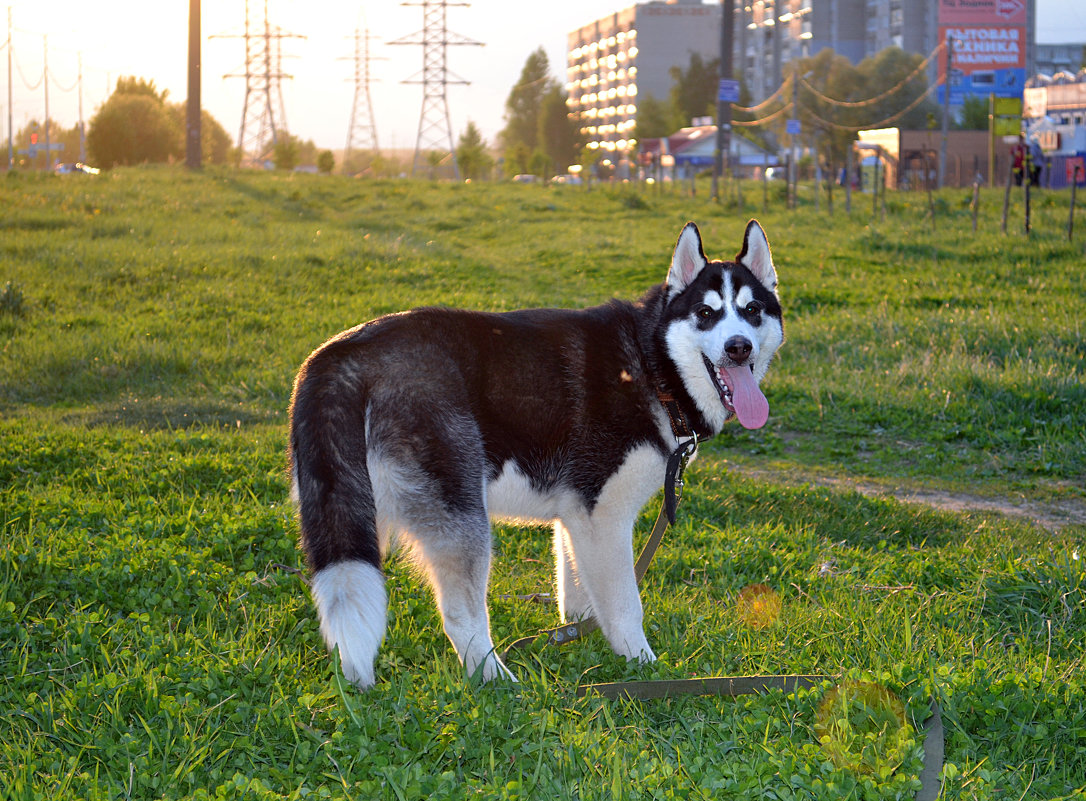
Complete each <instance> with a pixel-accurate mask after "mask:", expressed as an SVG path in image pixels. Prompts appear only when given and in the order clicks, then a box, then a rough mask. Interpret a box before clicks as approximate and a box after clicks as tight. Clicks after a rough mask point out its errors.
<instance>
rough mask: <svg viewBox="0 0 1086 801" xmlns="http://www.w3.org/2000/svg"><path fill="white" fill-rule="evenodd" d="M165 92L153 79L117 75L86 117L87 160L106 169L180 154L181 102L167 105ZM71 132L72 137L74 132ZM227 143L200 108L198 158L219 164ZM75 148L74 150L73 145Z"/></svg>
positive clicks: (182, 139) (183, 112) (226, 155)
mask: <svg viewBox="0 0 1086 801" xmlns="http://www.w3.org/2000/svg"><path fill="white" fill-rule="evenodd" d="M168 95H169V91H168V90H166V89H163V90H162V91H159V90H158V88H157V87H156V86H155V82H154V81H148V80H146V79H144V78H136V77H134V76H126V77H122V78H118V79H117V88H116V89H114V90H113V94H112V95H110V97H109V99H108V100H106V102H105V103H104V104H103V105H102V107H101V108H100V109H99V110H98V113H97V114H95V115H94V117H92V118H91V121H90V125H89V126H88V129H87V153H88V158H89V160H90V161H91V163H92V164H95V165H97V166H99V167H104V168H106V169H109V168H110V167H115V166H117V165H121V164H143V163H145V162H149V163H158V162H167V161H173V160H180V159H182V158H184V155H185V116H186V108H185V104H184V103H167V102H166V98H167V96H168ZM76 134H77V137H78V132H76ZM77 142H78V139H77ZM230 146H231V140H230V136H229V134H227V133H226V129H225V128H223V127H222V125H220V124H219V123H218V122H217V121H216V120H215V118H214V117H212V116H211V114H209V113H208V112H207V111H206V110H201V112H200V150H201V153H202V157H203V161H204V162H205V163H210V164H225V163H226V162H227V161H228V159H229V156H230ZM65 150H67V148H65ZM75 152H78V144H76V151H75Z"/></svg>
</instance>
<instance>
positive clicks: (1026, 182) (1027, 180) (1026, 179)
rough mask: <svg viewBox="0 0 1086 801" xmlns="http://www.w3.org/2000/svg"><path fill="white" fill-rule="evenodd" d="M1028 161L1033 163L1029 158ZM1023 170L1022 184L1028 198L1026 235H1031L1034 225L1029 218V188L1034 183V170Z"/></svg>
mask: <svg viewBox="0 0 1086 801" xmlns="http://www.w3.org/2000/svg"><path fill="white" fill-rule="evenodd" d="M1027 163H1028V164H1032V162H1030V161H1028V160H1027ZM1022 172H1023V175H1022V185H1023V187H1024V188H1025V199H1026V204H1025V205H1026V236H1029V234H1030V230H1031V227H1032V226H1031V225H1030V219H1029V212H1030V208H1029V190H1030V187H1031V186H1032V185H1033V178H1032V172H1033V171H1032V170H1030V171H1029V174H1028V175H1027V174H1026V170H1025V169H1023V170H1022Z"/></svg>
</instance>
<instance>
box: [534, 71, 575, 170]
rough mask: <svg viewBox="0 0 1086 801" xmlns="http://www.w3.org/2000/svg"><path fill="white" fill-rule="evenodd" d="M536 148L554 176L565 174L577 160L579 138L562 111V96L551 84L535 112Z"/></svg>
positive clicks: (570, 119) (573, 121) (566, 115)
mask: <svg viewBox="0 0 1086 801" xmlns="http://www.w3.org/2000/svg"><path fill="white" fill-rule="evenodd" d="M538 138H539V145H540V149H542V151H543V152H544V153H545V154H546V155H547V158H548V159H549V160H550V163H551V166H552V167H553V168H554V170H555V171H556V172H565V171H566V168H567V167H569V165H570V164H573V163H575V162H576V160H577V154H578V153H579V152H580V150H581V136H580V131H579V126H578V125H577V121H576V120H575V119H572V118H571V117H570V114H569V110H568V109H567V107H566V97H565V93H564V92H563V91H562V90H561V89H560V88H559V87H558V85H557V84H552V85H551V87H550V88H549V89H548V90H547V92H546V94H544V95H543V100H542V102H541V104H540V109H539V137H538Z"/></svg>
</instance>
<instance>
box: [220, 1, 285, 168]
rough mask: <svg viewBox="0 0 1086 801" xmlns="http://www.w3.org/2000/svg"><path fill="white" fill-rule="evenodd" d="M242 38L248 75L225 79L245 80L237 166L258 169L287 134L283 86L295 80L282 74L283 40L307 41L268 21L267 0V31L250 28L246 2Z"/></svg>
mask: <svg viewBox="0 0 1086 801" xmlns="http://www.w3.org/2000/svg"><path fill="white" fill-rule="evenodd" d="M213 38H239V37H236V36H234V37H213ZM241 38H244V39H245V71H244V72H243V73H232V74H228V75H224V76H223V78H224V79H225V78H244V79H245V105H244V106H243V107H242V111H241V131H240V132H239V133H238V164H239V166H240V165H242V164H244V165H245V166H248V167H257V166H261V165H262V164H263V163H264V162H265V161H267V160H268V159H269V158H271V156H272V153H273V151H274V150H275V145H276V144H277V143H278V141H279V134H280V133H281V132H285V131H286V130H287V118H286V107H285V106H284V104H283V89H282V84H281V83H280V82H281V81H282V80H283V79H284V78H286V79H290V78H293V77H294V76H292V75H288V74H286V73H285V72H283V71H282V58H283V53H282V40H283V39H287V38H299V39H302V38H305V37H302V36H297V35H296V34H292V33H286V32H284V31H283V30H281V29H280V28H278V27H273V26H272V24H271V21H270V20H269V19H268V0H264V30H263V32H262V33H261V32H254V30H253V27H252V26H251V25H250V17H249V0H245V33H244V34H243V37H241Z"/></svg>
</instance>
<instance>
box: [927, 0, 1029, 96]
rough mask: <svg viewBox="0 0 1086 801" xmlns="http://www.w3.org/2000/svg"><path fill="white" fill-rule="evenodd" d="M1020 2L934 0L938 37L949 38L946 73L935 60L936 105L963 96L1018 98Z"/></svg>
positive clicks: (1022, 61)
mask: <svg viewBox="0 0 1086 801" xmlns="http://www.w3.org/2000/svg"><path fill="white" fill-rule="evenodd" d="M1026 31H1027V28H1026V3H1025V0H939V37H940V41H943V42H946V41H947V38H948V37H949V38H951V39H953V55H952V58H951V63H950V75H949V76H946V75H945V73H946V57H945V56H941V57H940V58H939V77H940V78H944V77H946V78H947V80H946V81H945V82H944V83H943V85H942V86H940V87H939V97H938V100H939V102H940V103H942V102H943V97H944V92H945V91H946V89H947V88H948V87H949V89H950V102H951V103H952V104H954V105H960V104H961V103H962V102H964V100H965V98H966V97H970V96H972V97H981V98H987V97H988V96H989V95H993V94H994V95H995V96H996V97H1021V96H1022V92H1023V90H1024V89H1025V88H1026V47H1027V42H1026V38H1027V37H1026Z"/></svg>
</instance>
